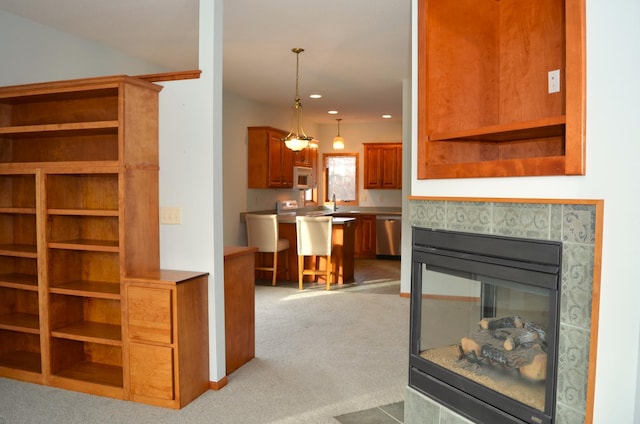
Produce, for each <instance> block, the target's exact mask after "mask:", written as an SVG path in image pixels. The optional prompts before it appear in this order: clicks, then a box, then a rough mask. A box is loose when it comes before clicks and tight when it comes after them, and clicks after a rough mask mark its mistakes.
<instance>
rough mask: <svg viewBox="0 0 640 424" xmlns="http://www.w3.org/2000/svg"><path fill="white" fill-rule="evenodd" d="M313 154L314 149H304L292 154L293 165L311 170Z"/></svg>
mask: <svg viewBox="0 0 640 424" xmlns="http://www.w3.org/2000/svg"><path fill="white" fill-rule="evenodd" d="M313 152H315V149H313V148H311V147H305V148H304V149H302V150H300V151H299V152H293V165H294V166H306V167H308V168H311V166H312V162H311V161H312V156H313Z"/></svg>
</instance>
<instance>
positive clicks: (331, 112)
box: [327, 110, 338, 115]
mask: <svg viewBox="0 0 640 424" xmlns="http://www.w3.org/2000/svg"><path fill="white" fill-rule="evenodd" d="M327 113H328V114H329V115H337V114H338V111H337V110H330V111H329V112H327Z"/></svg>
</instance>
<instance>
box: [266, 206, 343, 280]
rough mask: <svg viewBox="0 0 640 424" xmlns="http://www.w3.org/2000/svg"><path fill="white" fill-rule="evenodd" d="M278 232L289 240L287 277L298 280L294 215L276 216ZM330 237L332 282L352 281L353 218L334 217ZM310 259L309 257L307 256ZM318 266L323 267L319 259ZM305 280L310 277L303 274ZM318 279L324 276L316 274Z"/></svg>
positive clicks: (323, 259)
mask: <svg viewBox="0 0 640 424" xmlns="http://www.w3.org/2000/svg"><path fill="white" fill-rule="evenodd" d="M278 233H279V235H280V237H281V238H286V239H288V240H289V279H290V281H296V282H297V281H298V256H297V251H298V248H297V246H298V240H297V237H296V222H295V216H292V217H279V218H278ZM331 239H332V245H333V251H332V255H331V261H332V269H333V275H334V277H333V278H334V281H333V283H336V282H337V283H339V284H342V283H348V282H351V281H353V277H354V270H355V263H354V260H353V259H354V247H355V220H354V219H353V218H344V217H335V218H334V219H333V222H332V226H331ZM307 260H311V258H307ZM320 261H321V262H320V268H323V267H324V264H323V263H322V261H326V258H322V259H320ZM304 278H305V281H307V279H309V278H311V277H310V276H305V277H304ZM318 280H319V281H324V277H322V276H318Z"/></svg>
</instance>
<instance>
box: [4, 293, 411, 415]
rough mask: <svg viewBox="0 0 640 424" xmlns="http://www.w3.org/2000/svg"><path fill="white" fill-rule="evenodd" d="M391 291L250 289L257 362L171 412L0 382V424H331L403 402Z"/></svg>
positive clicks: (402, 364)
mask: <svg viewBox="0 0 640 424" xmlns="http://www.w3.org/2000/svg"><path fill="white" fill-rule="evenodd" d="M395 285H397V283H395ZM393 286H394V282H390V281H378V282H373V283H372V284H360V285H353V286H349V287H346V286H345V287H343V288H342V289H338V290H332V291H330V292H327V291H325V290H313V289H309V290H304V291H302V292H300V291H298V289H297V287H295V288H294V287H281V286H278V287H275V288H274V287H270V286H268V287H265V286H257V287H256V358H255V359H253V360H252V361H251V362H249V363H248V364H246V365H244V366H243V367H241V368H240V369H239V370H237V371H236V372H234V373H233V374H231V375H230V376H229V377H228V378H229V383H228V385H227V386H226V387H224V388H223V389H222V390H219V391H209V392H207V393H205V394H204V395H202V396H201V397H199V398H198V399H196V400H195V401H194V402H192V403H191V404H189V405H188V406H187V407H186V408H184V409H182V410H180V411H173V410H167V409H163V408H155V407H151V406H146V405H140V404H136V403H132V402H123V401H117V400H113V399H107V398H102V397H97V396H90V395H85V394H81V393H75V392H69V391H65V390H60V389H54V388H50V387H43V386H38V385H33V384H28V383H21V382H17V381H13V380H9V379H0V423H2V424H5V423H7V424H8V423H11V424H15V423H30V424H32V423H220V424H223V423H229V424H236V423H242V424H252V423H256V424H258V423H259V424H263V423H278V424H287V423H291V424H294V423H295V424H302V423H310V424H311V423H312V424H323V423H332V424H336V423H337V421H336V420H335V419H334V418H332V417H334V416H339V415H341V414H346V413H349V412H353V411H360V410H363V409H367V408H373V407H376V406H379V405H386V404H391V403H394V402H398V401H402V400H403V398H404V389H405V387H406V385H407V366H408V365H407V363H408V343H409V341H408V339H409V299H407V298H403V297H400V296H399V295H394V294H381V293H379V291H381V290H390V287H393ZM394 290H395V289H394ZM397 290H399V288H398V289H397ZM376 291H378V293H376Z"/></svg>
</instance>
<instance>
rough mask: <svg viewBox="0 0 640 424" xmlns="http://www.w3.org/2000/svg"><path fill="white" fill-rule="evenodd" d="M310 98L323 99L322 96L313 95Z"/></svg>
mask: <svg viewBox="0 0 640 424" xmlns="http://www.w3.org/2000/svg"><path fill="white" fill-rule="evenodd" d="M309 97H311V98H312V99H321V98H322V94H311V95H310V96H309Z"/></svg>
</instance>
